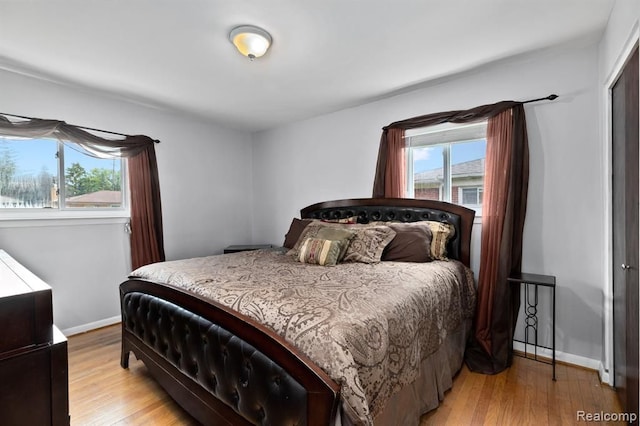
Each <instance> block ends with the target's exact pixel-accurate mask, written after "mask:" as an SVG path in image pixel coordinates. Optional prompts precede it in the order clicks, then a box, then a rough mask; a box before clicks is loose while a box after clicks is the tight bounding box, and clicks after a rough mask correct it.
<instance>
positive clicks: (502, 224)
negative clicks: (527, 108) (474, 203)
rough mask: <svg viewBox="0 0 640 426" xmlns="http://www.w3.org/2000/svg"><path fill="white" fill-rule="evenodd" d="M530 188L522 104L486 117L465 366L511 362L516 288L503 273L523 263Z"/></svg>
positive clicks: (483, 368) (495, 369)
mask: <svg viewBox="0 0 640 426" xmlns="http://www.w3.org/2000/svg"><path fill="white" fill-rule="evenodd" d="M528 188H529V146H528V142H527V127H526V120H525V114H524V108H523V107H522V105H517V106H515V107H513V108H512V109H511V110H508V111H504V112H502V113H500V114H498V115H497V116H495V117H492V118H490V119H489V122H488V125H487V159H486V162H485V191H484V194H485V197H486V198H485V199H484V203H483V212H482V240H481V256H480V273H479V277H478V303H477V309H476V319H475V326H474V332H475V335H474V339H473V340H472V342H471V343H470V345H469V346H468V347H467V353H466V363H467V366H468V367H469V369H470V370H472V371H477V372H482V373H486V374H495V373H499V372H500V371H502V370H504V369H505V368H507V367H509V366H510V365H511V362H512V360H513V335H514V330H515V324H516V320H517V318H518V311H519V309H520V286H519V285H515V286H514V285H511V284H509V283H508V282H507V277H508V276H509V275H510V274H511V273H514V272H520V269H521V266H522V232H523V230H524V221H525V215H526V209H527V191H528Z"/></svg>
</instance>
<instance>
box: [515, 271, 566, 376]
mask: <svg viewBox="0 0 640 426" xmlns="http://www.w3.org/2000/svg"><path fill="white" fill-rule="evenodd" d="M507 281H508V282H509V283H511V284H515V285H523V287H524V307H523V311H524V315H525V318H524V323H525V326H524V340H517V339H514V341H516V342H520V343H524V357H525V358H529V359H533V360H535V361H540V362H546V363H548V362H547V361H544V360H543V359H541V358H539V357H538V348H539V347H540V348H544V349H549V350H551V366H552V370H553V376H552V378H553V380H554V381H555V380H556V277H555V276H553V275H539V274H527V273H519V274H512V275H511V276H509V278H507ZM541 286H542V287H548V288H550V289H551V347H548V346H543V345H539V344H538V288H539V287H541ZM530 287H533V295H532V294H531V292H530ZM529 345H533V354H532V356H529V352H528V347H529Z"/></svg>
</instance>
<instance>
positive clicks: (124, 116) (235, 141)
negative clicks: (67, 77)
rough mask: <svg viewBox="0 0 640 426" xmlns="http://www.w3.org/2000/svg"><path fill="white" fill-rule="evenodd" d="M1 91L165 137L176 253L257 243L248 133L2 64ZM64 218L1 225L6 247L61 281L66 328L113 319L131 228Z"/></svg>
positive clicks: (167, 212) (48, 114) (172, 252)
mask: <svg viewBox="0 0 640 426" xmlns="http://www.w3.org/2000/svg"><path fill="white" fill-rule="evenodd" d="M0 93H2V108H0V109H1V110H2V111H1V112H5V113H12V114H19V115H27V116H35V117H41V118H53V119H61V120H65V121H67V122H69V123H72V124H78V125H83V126H89V127H96V128H102V129H107V130H113V131H117V132H123V133H130V134H146V135H149V136H151V137H153V138H155V139H159V140H160V141H161V143H160V144H158V145H156V153H157V157H158V168H159V175H160V187H161V195H162V207H163V219H164V237H165V250H166V255H167V258H168V259H170V260H171V259H178V258H184V257H192V256H203V255H208V254H213V253H221V252H222V249H223V248H224V247H225V246H226V245H229V244H232V243H240V244H241V243H249V242H251V216H250V214H249V213H248V212H249V211H250V209H251V197H252V188H251V185H252V176H251V170H252V164H251V161H252V155H251V138H250V135H249V133H244V132H239V131H235V130H229V129H226V128H224V127H222V126H217V125H213V124H207V123H205V122H202V121H198V120H195V119H190V118H186V117H181V116H177V117H174V116H172V115H171V114H169V113H167V112H165V111H161V110H158V109H152V108H149V107H146V106H142V105H136V104H132V103H128V102H123V101H119V100H117V99H114V98H110V97H106V96H102V95H101V94H98V93H92V92H88V91H83V90H79V89H72V88H70V87H67V86H62V85H58V84H54V83H51V82H46V81H42V80H37V79H34V78H30V77H26V76H21V75H17V74H14V73H11V72H7V71H0ZM212 101H213V100H212ZM0 217H1V216H0ZM66 223H67V222H60V221H55V222H47V223H42V222H37V225H38V226H34V223H22V224H19V225H18V226H16V224H15V223H12V224H7V223H4V224H2V222H0V248H2V249H4V250H5V251H7V252H8V253H9V254H10V255H11V256H13V257H14V258H15V259H16V260H18V261H19V262H21V263H22V264H24V265H25V266H26V267H27V268H29V269H31V270H32V271H33V272H34V273H35V274H36V275H38V276H39V277H40V278H42V279H43V280H44V281H45V282H47V283H48V284H49V285H51V286H52V287H53V299H54V320H55V322H56V324H57V325H58V327H59V328H61V329H63V330H71V331H78V330H81V329H84V328H86V326H87V325H89V326H91V325H100V324H103V323H104V322H105V321H107V322H108V321H113V319H115V318H116V317H117V316H119V312H120V308H119V303H118V284H119V283H120V282H122V281H123V280H124V279H125V278H126V276H127V274H128V273H129V272H130V268H131V266H130V257H129V256H130V253H129V239H128V235H127V234H125V232H124V225H123V223H122V221H117V220H116V221H114V220H109V221H103V222H101V223H93V222H90V223H87V222H73V223H74V224H73V225H69V224H66Z"/></svg>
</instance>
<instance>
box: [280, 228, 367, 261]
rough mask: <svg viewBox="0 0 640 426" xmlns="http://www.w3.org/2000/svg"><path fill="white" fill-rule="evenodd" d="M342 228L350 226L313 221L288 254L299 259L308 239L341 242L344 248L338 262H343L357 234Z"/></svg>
mask: <svg viewBox="0 0 640 426" xmlns="http://www.w3.org/2000/svg"><path fill="white" fill-rule="evenodd" d="M342 226H350V225H338V224H329V223H324V222H321V221H315V220H314V221H312V222H311V223H309V224H308V225H307V226H306V227H305V228H304V230H303V231H302V233H301V234H300V237H299V238H298V241H296V243H295V244H294V245H293V247H292V248H291V250H289V251H288V252H287V254H288V255H289V256H293V257H295V258H296V259H297V258H298V257H299V256H300V247H301V246H302V243H303V242H304V240H306V239H307V238H317V239H321V240H333V241H341V242H342V247H341V251H340V256H339V258H338V262H339V261H341V260H342V257H343V256H344V254H345V252H346V250H347V247H348V246H349V242H350V241H351V239H352V238H353V237H354V236H355V233H354V232H353V231H350V230H348V229H345V228H341V227H342Z"/></svg>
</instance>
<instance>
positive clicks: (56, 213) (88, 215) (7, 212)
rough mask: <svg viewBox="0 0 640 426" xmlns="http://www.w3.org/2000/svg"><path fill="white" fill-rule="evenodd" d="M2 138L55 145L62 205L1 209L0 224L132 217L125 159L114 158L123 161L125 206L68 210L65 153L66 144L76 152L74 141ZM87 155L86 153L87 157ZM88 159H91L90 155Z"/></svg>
mask: <svg viewBox="0 0 640 426" xmlns="http://www.w3.org/2000/svg"><path fill="white" fill-rule="evenodd" d="M0 138H6V139H24V140H26V142H27V143H28V141H36V140H49V141H51V142H54V143H55V144H56V149H57V151H56V152H57V155H56V173H57V175H56V176H55V178H56V182H57V184H58V199H59V200H60V201H62V202H59V203H58V206H57V207H41V208H28V207H15V208H2V207H0V221H8V222H13V221H22V220H28V221H38V220H49V219H62V220H63V221H64V223H69V220H75V219H79V220H81V222H82V221H83V219H90V220H94V219H118V218H129V217H130V216H131V202H130V191H129V170H128V162H127V161H125V160H126V159H125V158H123V157H114V159H116V160H118V161H119V162H120V191H121V194H122V203H121V206H120V207H67V206H66V205H65V204H66V203H65V200H66V199H65V196H66V183H65V163H64V151H65V145H67V144H68V145H69V146H68V147H67V149H73V148H71V147H70V145H73V144H74V143H73V142H70V141H64V140H59V139H57V138H51V137H38V138H25V137H19V136H7V135H3V134H0ZM84 155H87V154H84ZM87 157H91V156H89V155H87Z"/></svg>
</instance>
